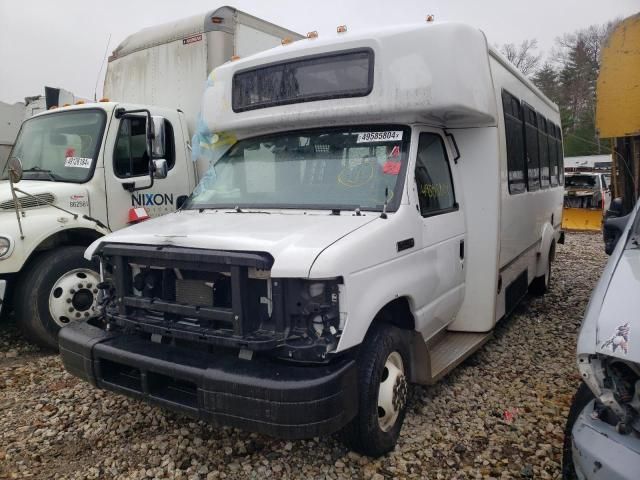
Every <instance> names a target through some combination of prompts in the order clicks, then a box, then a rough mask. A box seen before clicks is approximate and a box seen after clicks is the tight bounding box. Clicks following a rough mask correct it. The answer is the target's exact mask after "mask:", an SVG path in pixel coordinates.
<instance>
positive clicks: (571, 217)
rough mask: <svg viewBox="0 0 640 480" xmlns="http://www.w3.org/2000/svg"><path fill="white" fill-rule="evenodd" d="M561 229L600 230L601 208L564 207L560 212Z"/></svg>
mask: <svg viewBox="0 0 640 480" xmlns="http://www.w3.org/2000/svg"><path fill="white" fill-rule="evenodd" d="M562 229H563V230H582V231H592V232H599V231H600V230H602V210H601V209H599V208H565V209H563V212H562Z"/></svg>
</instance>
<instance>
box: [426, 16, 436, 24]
mask: <svg viewBox="0 0 640 480" xmlns="http://www.w3.org/2000/svg"><path fill="white" fill-rule="evenodd" d="M435 19H436V16H435V15H432V14H429V15H427V23H432V22H434V21H435Z"/></svg>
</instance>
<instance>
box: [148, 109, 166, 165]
mask: <svg viewBox="0 0 640 480" xmlns="http://www.w3.org/2000/svg"><path fill="white" fill-rule="evenodd" d="M151 120H152V123H153V137H152V139H151V155H150V156H151V158H164V157H165V154H166V152H165V151H164V146H165V138H166V129H165V122H164V117H161V116H159V115H153V116H151Z"/></svg>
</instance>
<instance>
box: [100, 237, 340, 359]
mask: <svg viewBox="0 0 640 480" xmlns="http://www.w3.org/2000/svg"><path fill="white" fill-rule="evenodd" d="M100 256H101V264H102V275H103V282H102V285H101V286H102V287H103V288H102V291H103V299H102V301H101V305H102V309H101V313H102V314H103V318H104V321H105V325H106V327H107V328H108V329H122V330H123V331H124V332H127V333H136V334H139V335H147V336H149V338H150V339H152V340H153V341H159V342H163V343H180V344H190V346H191V347H195V346H197V347H198V348H209V347H210V349H211V348H230V349H236V350H237V349H242V350H244V351H247V352H249V353H248V354H249V355H252V354H253V353H261V354H265V355H269V356H272V357H277V358H281V359H287V360H296V361H306V362H324V361H326V360H327V356H328V355H330V354H331V353H332V352H334V351H335V349H336V347H337V343H338V340H339V332H340V328H341V325H340V312H339V296H340V286H341V280H340V279H329V280H312V281H310V280H304V279H294V278H291V279H289V278H285V279H281V278H271V274H270V269H271V266H272V265H273V258H272V257H271V255H269V254H267V253H255V252H251V253H245V252H221V251H215V250H201V249H189V248H179V247H162V246H154V247H149V246H142V245H118V244H107V245H105V246H104V247H103V248H102V250H101V252H100Z"/></svg>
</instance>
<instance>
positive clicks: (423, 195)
mask: <svg viewBox="0 0 640 480" xmlns="http://www.w3.org/2000/svg"><path fill="white" fill-rule="evenodd" d="M416 185H417V188H418V199H419V202H420V213H421V214H422V215H423V216H428V215H433V214H435V213H438V212H442V211H443V210H448V209H451V208H454V207H455V204H456V201H455V196H454V191H453V181H452V180H451V170H450V168H449V161H448V160H447V154H446V152H445V148H444V144H443V143H442V138H441V137H440V136H439V135H436V134H433V133H421V134H420V142H419V143H418V157H417V159H416Z"/></svg>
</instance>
